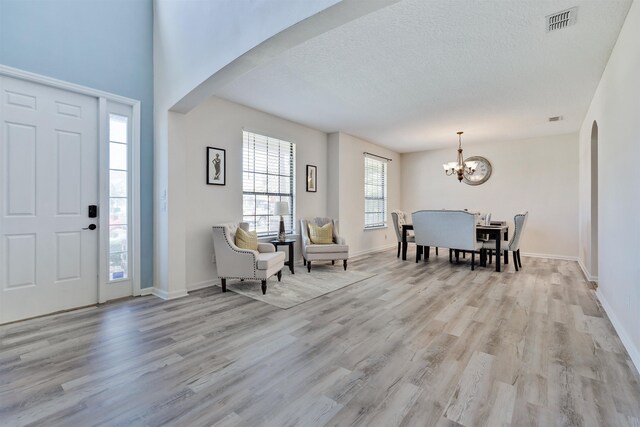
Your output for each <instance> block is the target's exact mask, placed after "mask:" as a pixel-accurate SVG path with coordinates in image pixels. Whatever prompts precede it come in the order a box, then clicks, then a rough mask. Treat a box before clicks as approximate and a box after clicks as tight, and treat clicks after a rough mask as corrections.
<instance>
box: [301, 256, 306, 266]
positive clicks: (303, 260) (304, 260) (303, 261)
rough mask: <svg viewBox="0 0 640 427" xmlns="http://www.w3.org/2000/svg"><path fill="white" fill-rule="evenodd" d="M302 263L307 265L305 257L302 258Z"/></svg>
mask: <svg viewBox="0 0 640 427" xmlns="http://www.w3.org/2000/svg"><path fill="white" fill-rule="evenodd" d="M302 265H307V259H306V258H304V257H303V258H302Z"/></svg>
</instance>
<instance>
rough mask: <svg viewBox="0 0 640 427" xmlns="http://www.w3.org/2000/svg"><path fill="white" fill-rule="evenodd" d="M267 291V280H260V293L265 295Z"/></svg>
mask: <svg viewBox="0 0 640 427" xmlns="http://www.w3.org/2000/svg"><path fill="white" fill-rule="evenodd" d="M266 293H267V281H266V280H263V281H262V295H265V294H266Z"/></svg>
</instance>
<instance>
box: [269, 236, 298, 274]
mask: <svg viewBox="0 0 640 427" xmlns="http://www.w3.org/2000/svg"><path fill="white" fill-rule="evenodd" d="M269 243H271V244H272V245H273V246H275V247H276V250H278V246H289V261H285V263H284V265H288V266H289V271H291V274H296V273H295V271H294V269H293V260H294V259H295V257H294V256H293V255H294V253H293V245H294V243H296V241H295V240H294V239H286V240H285V241H284V242H281V241H280V240H278V239H275V240H270V241H269Z"/></svg>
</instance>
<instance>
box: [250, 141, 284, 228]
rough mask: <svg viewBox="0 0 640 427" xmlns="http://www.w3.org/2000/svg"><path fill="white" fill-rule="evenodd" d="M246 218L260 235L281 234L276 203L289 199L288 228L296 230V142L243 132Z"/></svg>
mask: <svg viewBox="0 0 640 427" xmlns="http://www.w3.org/2000/svg"><path fill="white" fill-rule="evenodd" d="M242 135H243V150H242V165H243V167H242V190H243V196H242V197H243V200H242V211H243V220H244V221H245V222H248V223H249V225H250V229H252V230H256V232H257V234H258V236H261V237H264V236H275V235H277V234H278V229H279V226H280V217H279V216H278V215H275V213H274V209H275V203H276V202H279V201H283V202H288V203H289V215H287V216H285V217H284V224H285V230H286V232H287V234H292V233H293V230H294V206H295V202H294V201H295V194H294V192H295V144H293V143H291V142H288V141H283V140H280V139H277V138H271V137H268V136H265V135H260V134H256V133H252V132H246V131H243V132H242Z"/></svg>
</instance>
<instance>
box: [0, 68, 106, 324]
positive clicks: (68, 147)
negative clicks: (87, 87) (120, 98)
mask: <svg viewBox="0 0 640 427" xmlns="http://www.w3.org/2000/svg"><path fill="white" fill-rule="evenodd" d="M0 95H1V97H2V99H1V102H0V125H1V126H2V130H1V134H0V240H1V241H0V323H5V322H11V321H14V320H19V319H25V318H29V317H33V316H39V315H42V314H47V313H52V312H55V311H59V310H66V309H70V308H74V307H80V306H85V305H90V304H95V303H96V302H98V230H97V229H94V230H90V229H86V228H87V227H89V225H90V224H96V225H97V224H98V219H97V218H89V217H88V207H89V205H98V199H99V197H98V100H97V98H92V97H90V96H85V95H80V94H76V93H71V92H67V91H64V90H60V89H55V88H52V87H48V86H45V85H40V84H37V83H32V82H27V81H23V80H19V79H14V78H10V77H2V76H0Z"/></svg>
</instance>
